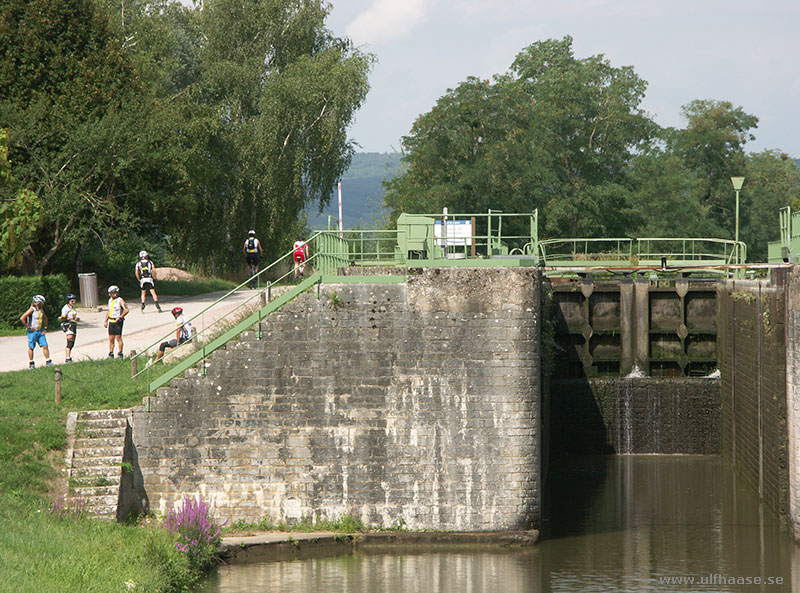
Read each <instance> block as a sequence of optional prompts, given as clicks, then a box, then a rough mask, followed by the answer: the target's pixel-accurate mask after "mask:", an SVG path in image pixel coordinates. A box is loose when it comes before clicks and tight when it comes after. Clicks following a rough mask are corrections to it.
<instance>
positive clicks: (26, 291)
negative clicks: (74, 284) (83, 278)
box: [0, 274, 69, 329]
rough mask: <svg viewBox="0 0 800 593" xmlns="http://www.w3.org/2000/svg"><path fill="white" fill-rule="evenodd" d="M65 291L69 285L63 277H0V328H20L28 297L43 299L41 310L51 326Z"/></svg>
mask: <svg viewBox="0 0 800 593" xmlns="http://www.w3.org/2000/svg"><path fill="white" fill-rule="evenodd" d="M68 292H69V282H68V281H67V277H66V276H64V274H54V275H51V276H3V277H0V329H15V328H19V327H21V326H20V323H19V318H20V315H22V314H23V313H24V312H25V310H26V309H27V308H28V307H30V306H31V297H33V295H35V294H40V295H42V296H43V297H44V298H45V299H46V300H47V302H46V303H45V306H44V311H45V313H46V314H47V319H48V321H49V323H50V327H55V326H56V325H58V316H59V315H60V314H61V306H62V305H63V304H64V297H65V296H66V295H67V293H68Z"/></svg>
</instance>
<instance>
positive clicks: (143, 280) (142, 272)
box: [136, 251, 161, 313]
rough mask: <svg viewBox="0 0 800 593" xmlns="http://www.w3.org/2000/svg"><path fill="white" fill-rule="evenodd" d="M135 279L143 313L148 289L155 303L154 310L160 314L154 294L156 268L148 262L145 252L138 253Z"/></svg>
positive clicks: (148, 257)
mask: <svg viewBox="0 0 800 593" xmlns="http://www.w3.org/2000/svg"><path fill="white" fill-rule="evenodd" d="M136 279H137V280H138V281H139V286H141V288H142V311H144V302H145V300H146V299H147V291H148V289H149V290H150V294H151V295H153V300H154V301H155V303H156V309H158V312H159V313H161V305H159V304H158V295H157V294H156V266H155V264H154V263H153V262H152V261H150V256H148V255H147V252H146V251H140V252H139V261H138V262H137V263H136Z"/></svg>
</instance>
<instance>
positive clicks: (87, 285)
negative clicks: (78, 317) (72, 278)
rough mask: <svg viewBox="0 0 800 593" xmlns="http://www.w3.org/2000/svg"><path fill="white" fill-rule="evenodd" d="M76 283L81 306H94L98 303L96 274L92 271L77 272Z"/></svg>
mask: <svg viewBox="0 0 800 593" xmlns="http://www.w3.org/2000/svg"><path fill="white" fill-rule="evenodd" d="M78 285H79V287H80V292H81V306H82V307H96V306H97V305H99V304H100V299H99V298H98V296H97V275H96V274H95V273H94V272H91V273H89V274H78Z"/></svg>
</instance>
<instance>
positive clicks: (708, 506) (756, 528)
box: [202, 455, 800, 593]
mask: <svg viewBox="0 0 800 593" xmlns="http://www.w3.org/2000/svg"><path fill="white" fill-rule="evenodd" d="M546 500H547V506H546V508H545V521H544V524H543V530H542V531H543V536H544V537H543V540H542V542H541V543H540V544H539V545H537V546H535V547H531V548H513V549H495V548H488V549H487V548H485V547H484V548H480V547H470V548H451V549H447V550H445V549H417V548H414V549H408V548H404V549H402V550H392V551H386V550H383V551H381V550H362V551H358V552H356V553H353V554H343V555H341V554H340V555H336V556H327V557H315V558H307V559H302V560H301V559H298V560H284V561H275V562H263V563H258V564H240V565H230V566H223V567H220V568H219V569H218V570H217V571H215V573H214V574H213V575H212V577H211V578H210V579H209V581H208V582H207V583H206V586H205V587H204V588H203V589H202V593H232V592H236V593H255V592H259V593H262V592H270V593H323V592H324V593H330V592H331V591H347V592H348V593H410V592H430V593H445V592H446V593H450V592H452V593H490V592H491V593H494V592H500V591H502V592H504V593H515V592H520V593H522V592H525V593H536V592H542V593H545V592H549V591H559V592H560V591H563V592H569V593H572V592H577V591H586V592H598V593H599V592H603V593H605V592H609V591H620V592H628V591H630V592H634V591H635V592H639V591H665V592H666V591H670V592H672V591H676V592H687V593H688V592H693V591H718V592H726V591H737V592H738V591H766V592H770V593H773V592H774V593H778V592H783V591H796V592H798V593H800V551H799V550H798V548H797V547H796V545H795V544H794V543H793V541H792V540H791V538H790V537H789V534H788V532H787V530H786V529H785V528H784V527H782V525H781V522H780V521H779V520H778V518H777V517H776V516H774V515H773V514H772V513H771V512H770V511H769V510H768V509H766V508H765V507H764V506H763V505H760V504H759V501H758V499H757V497H756V496H754V495H753V493H752V492H750V490H749V489H747V488H745V487H744V486H743V485H742V484H741V483H740V482H739V481H738V480H737V479H736V477H735V476H734V474H733V472H732V471H731V470H730V468H728V467H727V466H726V465H724V464H723V463H722V461H721V459H720V458H719V457H718V456H657V455H652V456H639V455H630V456H607V457H577V458H576V457H567V458H564V459H559V460H554V461H553V463H552V464H551V474H550V479H549V484H548V490H547V497H546Z"/></svg>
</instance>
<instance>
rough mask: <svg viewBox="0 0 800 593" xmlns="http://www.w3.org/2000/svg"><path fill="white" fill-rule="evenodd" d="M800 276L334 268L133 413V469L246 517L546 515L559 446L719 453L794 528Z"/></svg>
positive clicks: (144, 488)
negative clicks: (386, 272)
mask: <svg viewBox="0 0 800 593" xmlns="http://www.w3.org/2000/svg"><path fill="white" fill-rule="evenodd" d="M545 288H547V290H552V295H553V299H552V300H553V303H554V305H553V307H552V308H551V309H550V310H548V311H542V309H541V302H542V298H541V296H542V291H543V290H545ZM799 289H800V273H799V272H798V271H797V270H796V269H795V268H793V267H792V268H786V269H782V270H780V272H779V273H773V277H772V278H771V280H770V281H766V280H765V281H747V282H746V281H738V280H737V281H732V280H729V281H720V282H717V281H706V280H703V281H695V280H688V279H679V280H678V281H672V282H664V281H648V280H639V281H630V280H625V281H621V282H619V281H617V282H603V281H595V282H590V281H577V282H564V283H557V282H556V283H553V284H552V286H550V285H549V284H548V283H546V282H545V283H543V281H542V279H541V277H540V275H539V271H538V270H536V269H532V268H446V269H435V268H417V269H413V268H412V269H409V270H408V277H407V282H406V283H405V284H403V283H397V284H386V283H375V284H341V285H325V286H323V287H322V289H321V291H320V292H319V293H318V292H317V291H316V290H315V291H313V293H312V292H309V293H306V294H304V295H302V296H301V297H300V298H298V299H296V300H295V301H293V302H292V303H290V304H289V305H286V306H285V307H284V308H282V309H281V310H279V311H278V312H276V313H274V314H272V315H271V316H270V317H269V318H267V319H266V320H265V321H264V322H263V323H262V324H261V327H260V328H254V331H250V332H246V333H245V334H243V335H242V336H241V338H240V339H238V340H236V341H233V342H231V343H229V344H228V346H227V347H226V348H225V349H223V350H220V351H217V352H216V353H215V354H214V355H213V356H212V357H211V358H209V359H208V360H207V365H208V366H207V373H206V374H201V373H200V372H198V371H197V370H195V371H190V372H188V373H187V374H186V376H185V377H183V378H180V379H176V380H174V381H173V382H172V384H171V386H170V387H169V388H162V389H161V390H159V393H158V395H157V396H156V397H153V398H150V405H149V409H147V408H145V407H140V408H135V409H133V410H132V411H130V412H129V413H128V418H129V421H130V424H131V432H130V439H129V447H131V448H132V449H133V451H132V452H129V453H126V455H130V458H131V459H134V460H135V464H136V471H135V472H134V474H133V476H134V484H133V489H134V491H135V492H136V494H137V496H138V497H139V499H140V500H141V501H142V504H143V506H144V507H145V509H146V510H150V511H156V512H162V513H163V512H166V510H167V509H168V507H169V505H171V504H175V503H177V502H179V501H180V500H181V498H182V497H183V496H185V495H189V496H193V495H201V496H203V498H204V499H206V500H209V501H213V502H214V504H215V505H216V508H217V512H218V515H219V516H220V517H224V518H231V519H232V520H234V521H236V520H243V521H247V522H258V521H262V520H265V519H266V520H268V521H271V522H274V523H279V522H283V521H287V522H292V521H296V520H300V519H312V520H318V519H329V520H334V519H337V518H339V517H342V516H345V515H349V516H353V517H356V518H358V519H361V520H362V521H364V522H365V523H369V524H378V525H382V526H384V527H391V526H393V525H403V526H406V527H409V528H412V529H445V530H463V531H494V530H512V529H537V528H538V527H539V524H540V521H541V507H542V496H543V494H542V478H543V473H544V470H543V468H545V467H546V464H547V458H548V455H549V453H552V454H553V455H558V454H559V453H571V452H582V453H585V452H593V453H601V452H606V453H717V452H721V453H722V455H723V457H724V458H725V459H726V460H727V461H728V462H730V463H731V464H732V465H733V466H734V468H735V469H736V471H737V473H738V474H739V475H741V476H742V477H743V479H744V480H745V481H746V482H747V483H748V484H749V485H750V486H751V487H752V489H753V490H754V491H756V492H758V493H759V495H760V496H761V498H762V499H763V500H764V501H765V503H766V504H768V505H769V506H770V507H771V508H772V509H773V510H775V511H776V512H778V513H780V514H781V515H783V516H785V517H787V519H788V521H789V523H790V525H791V526H792V529H793V531H794V533H795V536H796V537H797V536H798V533H799V532H800V529H798V525H800V444H798V443H799V442H800V436H798V432H800V429H799V428H798V426H800V424H798V422H800V351H798V350H799V349H800V346H798V344H800V297H798V296H797V295H798V294H800V290H799ZM334 293H335V294H336V298H333V294H334ZM548 325H549V326H550V329H552V332H551V331H549V330H548ZM255 329H257V330H258V331H255ZM543 329H545V330H548V331H543ZM542 340H544V341H545V342H546V343H545V344H544V345H543V343H542ZM548 341H549V342H551V343H548ZM552 350H555V351H556V353H557V356H556V357H555V360H554V361H552V362H553V364H552V365H546V366H552V376H551V377H550V380H549V381H545V382H543V380H542V361H541V358H542V352H548V351H552ZM548 435H549V436H548ZM549 450H550V451H549ZM554 459H556V457H554Z"/></svg>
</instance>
